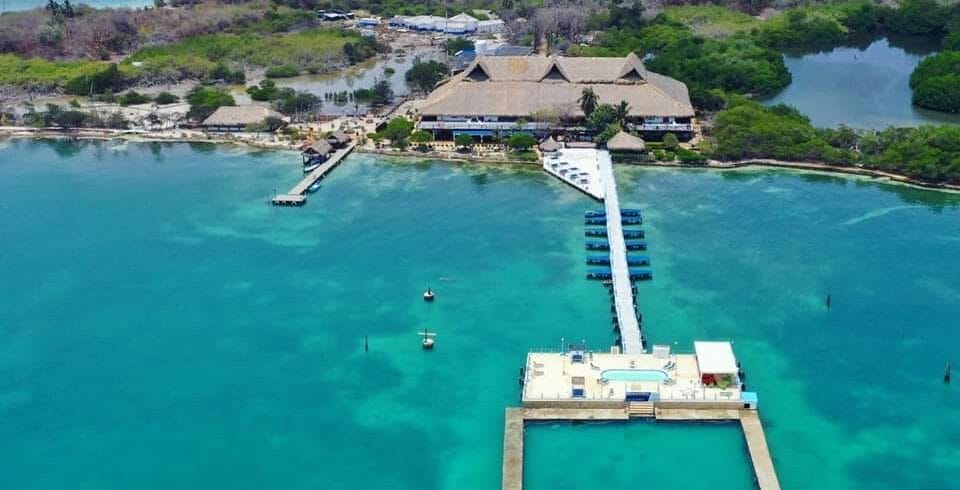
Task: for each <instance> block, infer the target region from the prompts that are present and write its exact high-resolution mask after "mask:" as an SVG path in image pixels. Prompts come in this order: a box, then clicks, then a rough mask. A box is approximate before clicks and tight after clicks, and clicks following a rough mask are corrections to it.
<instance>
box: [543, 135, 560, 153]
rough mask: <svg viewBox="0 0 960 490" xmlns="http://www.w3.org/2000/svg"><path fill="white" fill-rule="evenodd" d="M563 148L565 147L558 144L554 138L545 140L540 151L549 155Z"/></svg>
mask: <svg viewBox="0 0 960 490" xmlns="http://www.w3.org/2000/svg"><path fill="white" fill-rule="evenodd" d="M561 148H563V145H561V144H560V143H558V142H557V140H555V139H553V136H551V137H549V138H547V139H545V140H544V141H543V143H540V151H543V152H547V153H550V152H554V151H558V150H560V149H561Z"/></svg>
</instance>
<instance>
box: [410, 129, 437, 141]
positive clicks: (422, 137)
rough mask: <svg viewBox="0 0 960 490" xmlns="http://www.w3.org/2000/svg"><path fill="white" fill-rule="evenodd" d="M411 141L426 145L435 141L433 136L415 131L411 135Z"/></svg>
mask: <svg viewBox="0 0 960 490" xmlns="http://www.w3.org/2000/svg"><path fill="white" fill-rule="evenodd" d="M410 141H412V142H414V143H426V142H428V141H433V135H432V134H430V133H428V132H426V131H420V130H417V131H414V132H412V133H410Z"/></svg>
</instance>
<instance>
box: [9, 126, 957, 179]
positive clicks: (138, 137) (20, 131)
mask: <svg viewBox="0 0 960 490" xmlns="http://www.w3.org/2000/svg"><path fill="white" fill-rule="evenodd" d="M3 138H51V139H78V140H81V139H86V140H114V139H121V140H124V141H132V142H165V143H213V144H232V145H243V146H247V147H250V148H256V149H263V150H286V151H299V149H300V145H301V144H302V142H297V143H294V142H290V141H282V140H279V139H277V138H275V137H270V138H263V137H237V136H236V135H233V134H222V135H219V134H210V133H205V132H202V131H195V130H172V131H142V130H122V129H77V130H73V131H62V130H57V129H50V128H29V127H19V126H0V139H3ZM356 151H357V152H358V153H369V154H377V155H384V156H389V157H401V158H420V159H433V160H446V161H454V162H462V163H479V164H511V165H538V162H531V161H526V160H511V159H509V158H507V159H501V158H487V157H479V156H471V155H457V156H455V157H452V156H450V155H449V154H446V153H437V152H428V153H420V152H412V151H385V150H376V149H371V148H361V147H358V148H357V150H356ZM629 165H634V166H638V167H660V168H677V169H709V170H735V169H741V168H748V167H762V168H773V169H787V170H804V171H812V172H818V173H823V174H830V175H846V176H857V177H866V178H869V179H871V180H874V181H879V182H885V183H890V184H899V185H906V186H910V187H916V188H919V189H926V190H936V191H942V192H950V193H960V185H958V184H946V183H937V182H927V181H923V180H918V179H914V178H911V177H907V176H905V175H900V174H894V173H890V172H885V171H882V170H872V169H867V168H862V167H844V166H837V165H828V164H825V163H818V162H793V161H785V160H774V159H765V158H754V159H747V160H738V161H732V162H725V161H719V160H708V161H707V164H706V165H703V166H692V165H683V164H680V163H677V162H670V163H666V162H645V163H630V164H629Z"/></svg>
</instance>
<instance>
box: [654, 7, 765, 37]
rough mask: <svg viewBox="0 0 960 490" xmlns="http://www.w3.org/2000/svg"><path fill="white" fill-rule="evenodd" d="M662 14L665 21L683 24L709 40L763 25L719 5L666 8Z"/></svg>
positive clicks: (745, 15) (760, 21)
mask: <svg viewBox="0 0 960 490" xmlns="http://www.w3.org/2000/svg"><path fill="white" fill-rule="evenodd" d="M663 14H664V15H665V16H666V17H667V19H669V20H671V21H673V22H679V23H681V24H684V25H686V26H687V27H689V28H690V29H691V30H693V31H694V32H696V33H697V34H699V35H701V36H704V37H710V38H717V37H727V36H731V35H733V34H736V33H738V32H743V31H749V30H750V29H753V28H755V27H758V26H759V25H760V24H762V23H763V21H762V20H760V19H757V18H755V17H751V16H750V15H747V14H745V13H743V12H738V11H736V10H733V9H730V8H727V7H723V6H720V5H686V6H680V7H667V8H666V9H664V10H663Z"/></svg>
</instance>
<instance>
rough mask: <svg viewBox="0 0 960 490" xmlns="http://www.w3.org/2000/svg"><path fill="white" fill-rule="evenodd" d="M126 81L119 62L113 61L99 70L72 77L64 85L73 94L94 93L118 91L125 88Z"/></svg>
mask: <svg viewBox="0 0 960 490" xmlns="http://www.w3.org/2000/svg"><path fill="white" fill-rule="evenodd" d="M126 82H127V80H126V77H125V76H124V75H123V74H122V73H120V69H119V68H118V67H117V64H116V63H111V64H110V65H109V66H107V68H105V69H103V70H101V71H99V72H96V73H93V74H91V75H80V76H78V77H74V78H72V79H70V80H69V81H68V82H67V83H66V85H65V86H64V90H65V91H66V92H67V93H68V94H73V95H93V94H99V93H103V92H106V91H108V90H110V91H113V92H117V91H119V90H122V89H123V87H124V85H125V84H126Z"/></svg>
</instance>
